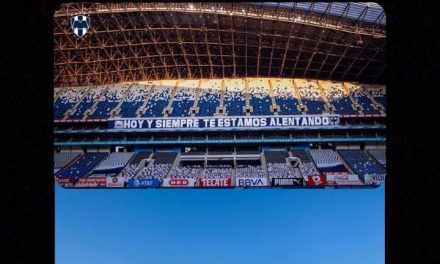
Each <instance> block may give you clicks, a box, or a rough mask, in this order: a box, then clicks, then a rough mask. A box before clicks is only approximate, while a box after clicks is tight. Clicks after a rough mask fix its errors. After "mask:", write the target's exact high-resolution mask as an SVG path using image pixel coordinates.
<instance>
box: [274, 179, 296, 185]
mask: <svg viewBox="0 0 440 264" xmlns="http://www.w3.org/2000/svg"><path fill="white" fill-rule="evenodd" d="M272 185H273V186H304V178H272Z"/></svg>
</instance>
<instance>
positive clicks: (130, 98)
mask: <svg viewBox="0 0 440 264" xmlns="http://www.w3.org/2000/svg"><path fill="white" fill-rule="evenodd" d="M150 88H151V86H143V85H142V86H141V85H136V86H134V87H132V88H131V89H130V91H129V92H128V94H127V96H126V97H125V99H124V102H123V103H122V104H121V106H120V108H121V111H120V112H119V115H120V116H121V117H136V111H137V110H138V109H139V108H140V107H141V106H142V104H143V103H144V98H145V97H146V96H147V94H148V91H149V89H150Z"/></svg>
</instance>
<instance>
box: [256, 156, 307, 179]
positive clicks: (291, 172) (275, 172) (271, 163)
mask: <svg viewBox="0 0 440 264" xmlns="http://www.w3.org/2000/svg"><path fill="white" fill-rule="evenodd" d="M264 156H265V159H266V165H267V172H268V175H269V178H270V179H272V178H301V177H302V176H301V172H300V171H299V169H294V168H292V167H291V166H290V165H289V164H288V163H287V161H286V158H288V157H289V153H288V152H287V151H266V152H264Z"/></svg>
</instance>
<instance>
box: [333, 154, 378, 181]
mask: <svg viewBox="0 0 440 264" xmlns="http://www.w3.org/2000/svg"><path fill="white" fill-rule="evenodd" d="M338 152H339V154H340V155H341V157H342V158H343V159H344V160H345V161H346V162H347V164H348V165H349V166H350V167H351V168H352V169H353V171H354V172H355V173H356V174H357V175H359V176H360V177H361V178H363V176H365V175H366V174H385V171H384V169H383V168H382V167H381V166H380V165H379V164H377V163H376V162H375V161H374V160H373V158H371V157H368V155H367V154H366V153H365V152H364V151H363V150H360V149H340V150H338Z"/></svg>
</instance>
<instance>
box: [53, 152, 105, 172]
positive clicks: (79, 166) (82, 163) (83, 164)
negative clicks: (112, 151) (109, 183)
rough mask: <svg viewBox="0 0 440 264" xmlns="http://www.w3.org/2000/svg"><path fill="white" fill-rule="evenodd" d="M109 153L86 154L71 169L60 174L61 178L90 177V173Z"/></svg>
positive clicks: (68, 168)
mask: <svg viewBox="0 0 440 264" xmlns="http://www.w3.org/2000/svg"><path fill="white" fill-rule="evenodd" d="M107 155H108V153H86V154H84V155H83V156H81V157H80V158H79V159H78V160H77V161H75V162H74V163H73V164H72V165H70V166H69V167H67V168H65V169H63V170H62V171H61V172H60V173H59V175H58V176H59V177H61V178H63V177H75V178H79V177H84V176H88V174H89V172H90V171H92V170H93V168H95V167H96V166H97V165H98V164H99V163H100V162H101V161H102V160H103V159H104V158H105V157H107Z"/></svg>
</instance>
